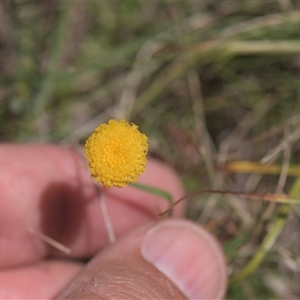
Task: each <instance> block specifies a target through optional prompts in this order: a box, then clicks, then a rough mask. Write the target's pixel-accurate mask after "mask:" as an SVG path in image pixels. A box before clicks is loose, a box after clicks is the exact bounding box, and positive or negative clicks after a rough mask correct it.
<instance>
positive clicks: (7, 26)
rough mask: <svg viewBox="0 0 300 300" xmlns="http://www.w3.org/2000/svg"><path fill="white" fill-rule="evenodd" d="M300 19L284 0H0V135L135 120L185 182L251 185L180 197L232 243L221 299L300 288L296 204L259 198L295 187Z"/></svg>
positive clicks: (299, 158) (192, 185)
mask: <svg viewBox="0 0 300 300" xmlns="http://www.w3.org/2000/svg"><path fill="white" fill-rule="evenodd" d="M299 28H300V4H299V2H297V1H292V0H277V1H251V0H248V1H243V0H240V1H238V0H236V1H230V0H223V1H176V2H175V1H156V2H153V1H138V0H136V1H111V2H109V1H95V2H89V1H86V2H85V1H77V2H72V1H70V2H54V1H53V2H52V1H45V2H40V3H34V2H27V1H10V2H9V1H1V3H0V139H1V141H5V142H51V143H63V144H73V143H82V142H84V140H85V139H86V137H87V136H88V135H89V134H90V133H91V132H92V131H93V129H94V128H95V127H96V126H97V125H98V124H99V123H101V122H105V121H107V120H108V119H109V118H112V117H114V118H126V119H128V120H131V121H134V122H135V123H136V124H138V125H139V126H140V128H141V130H142V131H143V132H145V133H146V134H147V135H148V136H149V138H150V151H151V154H152V155H155V156H157V157H159V158H161V159H163V160H165V161H167V162H168V163H170V164H171V165H172V166H173V167H174V168H176V169H177V170H178V171H179V172H180V173H181V174H182V177H183V179H184V181H185V184H186V187H187V190H188V191H189V192H192V191H199V190H202V189H204V188H207V187H209V189H214V190H230V191H242V192H246V193H250V194H251V195H249V197H245V195H244V196H243V197H241V196H242V195H234V194H213V193H206V194H201V195H199V194H198V195H197V194H196V195H194V196H190V197H189V199H188V211H187V214H188V216H189V217H190V218H192V219H194V220H196V221H198V222H199V223H201V224H202V225H204V226H206V227H207V228H208V229H209V230H211V231H213V232H214V233H215V234H216V235H217V236H218V238H219V239H220V241H221V242H222V244H223V246H224V249H225V251H226V254H227V257H228V265H229V273H230V276H231V284H230V288H229V291H228V295H227V298H228V299H242V298H243V299H271V298H279V299H288V298H290V299H291V298H299V297H300V288H299V284H298V282H299V279H300V253H299V243H300V242H299V240H300V239H299V228H300V210H299V207H298V206H297V205H293V206H291V205H290V204H282V203H279V202H282V201H281V200H280V199H281V198H280V197H279V196H277V195H275V196H274V195H273V196H272V197H273V198H272V199H273V202H271V203H270V202H268V201H265V200H268V199H266V197H265V200H262V199H254V198H255V195H258V194H260V193H271V194H275V193H276V194H282V193H285V194H289V195H290V196H291V197H292V198H295V197H297V196H298V195H299V189H300V187H299V186H300V181H299V180H297V178H298V176H299V178H300V170H299V169H300V165H299V164H300V155H299V154H300V153H299V151H300V147H299V145H300V144H299V142H298V141H299V138H300V85H299V82H300V81H299V80H300V73H299V69H300V36H299ZM245 161H246V162H247V163H245ZM254 163H255V164H254ZM199 255H201V254H199Z"/></svg>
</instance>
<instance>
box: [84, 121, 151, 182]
mask: <svg viewBox="0 0 300 300" xmlns="http://www.w3.org/2000/svg"><path fill="white" fill-rule="evenodd" d="M147 151H148V138H147V137H146V135H145V134H143V133H141V132H140V131H139V130H138V126H136V125H135V124H133V123H131V124H129V123H127V122H126V121H125V120H120V121H116V120H109V121H108V123H105V124H100V125H99V126H98V127H97V128H96V129H95V131H94V133H93V134H92V135H91V136H90V137H89V138H88V139H87V141H86V144H85V146H84V152H85V156H86V158H87V160H88V164H89V168H90V171H91V174H92V176H93V177H94V178H95V179H96V180H97V181H98V182H100V183H101V184H102V185H104V186H106V187H112V186H116V187H124V186H126V185H127V184H128V183H130V182H135V181H137V180H138V177H139V176H140V175H141V174H142V173H143V172H144V171H145V167H146V154H147Z"/></svg>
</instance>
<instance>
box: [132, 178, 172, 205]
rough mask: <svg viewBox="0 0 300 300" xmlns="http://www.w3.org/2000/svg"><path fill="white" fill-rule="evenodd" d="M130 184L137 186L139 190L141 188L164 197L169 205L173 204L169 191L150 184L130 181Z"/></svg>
mask: <svg viewBox="0 0 300 300" xmlns="http://www.w3.org/2000/svg"><path fill="white" fill-rule="evenodd" d="M130 185H131V186H133V187H135V188H137V189H139V190H142V191H144V192H147V193H150V194H152V195H155V196H158V197H161V198H164V199H165V200H167V201H168V202H169V204H170V205H172V204H173V197H172V195H171V194H170V193H168V192H166V191H164V190H162V189H159V188H157V187H154V186H150V185H147V184H143V183H131V184H130Z"/></svg>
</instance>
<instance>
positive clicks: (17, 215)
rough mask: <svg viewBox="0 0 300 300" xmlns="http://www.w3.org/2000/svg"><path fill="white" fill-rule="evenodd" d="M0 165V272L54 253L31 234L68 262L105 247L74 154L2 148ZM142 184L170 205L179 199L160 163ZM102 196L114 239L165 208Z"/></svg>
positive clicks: (138, 198) (146, 199)
mask: <svg viewBox="0 0 300 300" xmlns="http://www.w3.org/2000/svg"><path fill="white" fill-rule="evenodd" d="M0 165H1V173H0V205H1V210H0V228H1V231H0V267H9V266H14V265H19V264H24V263H30V262H34V261H37V260H40V259H41V258H43V257H45V256H47V255H49V254H50V253H51V252H52V253H53V252H54V250H55V249H53V248H51V246H49V245H48V244H46V243H44V242H43V241H42V240H41V239H40V238H39V237H38V235H36V234H34V232H40V233H42V234H44V235H46V236H49V237H50V238H52V239H54V240H56V241H58V242H60V243H62V244H64V245H65V246H67V247H69V248H70V249H71V251H72V254H71V255H72V256H73V257H84V256H90V255H92V254H94V253H95V252H96V251H97V250H98V249H99V248H100V247H102V246H103V245H105V244H106V243H107V242H108V239H107V233H106V230H105V226H104V223H103V218H102V215H101V212H100V209H99V203H98V199H97V195H96V192H95V187H94V185H93V183H92V180H91V177H90V174H89V172H88V170H87V169H86V167H85V165H84V164H83V162H82V160H81V159H80V158H79V156H78V155H77V154H76V153H75V152H74V150H72V149H70V148H62V147H55V146H44V145H36V146H30V145H22V146H20V145H6V146H1V147H0ZM141 178H142V181H143V182H145V183H151V184H153V185H154V186H158V187H161V188H164V189H165V190H166V191H169V192H170V193H172V195H173V197H174V198H175V199H177V198H179V197H181V196H182V195H183V188H182V185H181V183H180V181H179V179H178V176H177V175H176V174H175V173H174V171H172V170H171V169H170V168H168V167H166V166H164V165H162V164H161V163H158V162H156V161H152V160H150V161H149V163H148V164H147V169H146V172H145V174H144V175H143V176H142V177H141ZM103 194H104V197H105V198H106V203H107V206H108V211H109V215H110V217H111V219H112V223H113V227H114V229H115V231H116V235H117V236H120V235H122V234H123V233H124V232H125V231H127V230H129V229H131V228H133V227H135V226H137V225H139V224H142V223H144V222H147V221H148V220H150V219H151V218H154V217H155V215H156V212H157V211H160V210H163V209H165V208H166V207H167V204H166V201H165V200H164V199H162V198H159V197H157V196H154V195H149V194H148V193H145V192H142V191H135V190H134V189H133V188H124V189H111V190H107V189H106V190H104V191H103ZM131 196H132V197H131ZM177 209H178V211H181V212H182V208H180V207H179V206H178V208H177ZM32 229H33V230H32Z"/></svg>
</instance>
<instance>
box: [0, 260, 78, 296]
mask: <svg viewBox="0 0 300 300" xmlns="http://www.w3.org/2000/svg"><path fill="white" fill-rule="evenodd" d="M81 268H82V264H80V263H77V262H68V261H59V260H48V261H44V262H39V263H36V264H34V265H30V266H24V267H22V268H17V269H10V270H3V271H1V272H0V299H54V298H55V297H57V295H58V294H59V293H60V292H61V291H62V290H63V289H64V288H65V287H66V286H67V285H68V284H69V283H70V281H71V280H72V279H73V278H74V277H75V276H76V274H77V273H78V272H79V271H80V269H81Z"/></svg>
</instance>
